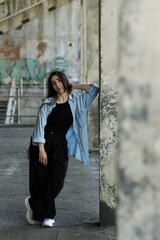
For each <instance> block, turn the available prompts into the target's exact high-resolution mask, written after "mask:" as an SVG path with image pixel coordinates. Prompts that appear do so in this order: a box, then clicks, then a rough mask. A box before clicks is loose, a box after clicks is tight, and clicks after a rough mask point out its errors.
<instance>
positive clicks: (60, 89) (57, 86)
mask: <svg viewBox="0 0 160 240" xmlns="http://www.w3.org/2000/svg"><path fill="white" fill-rule="evenodd" d="M51 83H52V87H53V88H54V90H55V91H56V92H57V93H64V92H65V90H64V86H63V83H62V81H61V79H60V78H59V77H58V76H57V75H53V77H52V78H51Z"/></svg>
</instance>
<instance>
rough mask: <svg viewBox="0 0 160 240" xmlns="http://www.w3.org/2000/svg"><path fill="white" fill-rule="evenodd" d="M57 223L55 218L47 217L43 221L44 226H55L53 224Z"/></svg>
mask: <svg viewBox="0 0 160 240" xmlns="http://www.w3.org/2000/svg"><path fill="white" fill-rule="evenodd" d="M54 223H55V220H54V219H50V218H45V219H44V221H43V222H42V227H53V224H54Z"/></svg>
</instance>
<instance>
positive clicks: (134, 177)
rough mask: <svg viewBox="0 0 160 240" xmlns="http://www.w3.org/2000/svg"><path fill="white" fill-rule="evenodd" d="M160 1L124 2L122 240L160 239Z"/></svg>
mask: <svg viewBox="0 0 160 240" xmlns="http://www.w3.org/2000/svg"><path fill="white" fill-rule="evenodd" d="M159 9H160V1H159V0H153V1H152V4H151V2H150V1H149V0H134V1H133V0H124V1H122V13H121V16H122V18H121V19H122V22H121V38H120V43H121V48H120V49H121V51H120V56H121V57H120V80H119V83H120V84H119V87H120V93H121V94H120V96H121V100H120V103H121V104H120V155H119V161H118V162H119V164H118V173H119V174H118V177H119V187H118V195H119V204H118V212H117V224H118V234H117V235H118V236H117V239H118V240H124V239H127V240H132V239H136V240H140V239H145V240H153V239H154V240H159V238H160V228H159V226H160V210H159V203H160V134H159V132H160V124H159V122H160V98H159V93H160V80H159V76H160V57H159V56H160V45H159V43H160V25H159V22H160V14H159Z"/></svg>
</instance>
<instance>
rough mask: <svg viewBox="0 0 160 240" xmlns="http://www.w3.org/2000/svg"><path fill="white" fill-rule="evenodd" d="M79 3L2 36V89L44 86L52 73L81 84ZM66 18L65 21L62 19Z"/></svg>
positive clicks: (0, 80) (49, 13)
mask: <svg viewBox="0 0 160 240" xmlns="http://www.w3.org/2000/svg"><path fill="white" fill-rule="evenodd" d="M77 4H78V3H77V1H71V2H68V3H67V4H65V5H64V4H63V5H62V6H60V7H58V8H57V9H55V10H54V11H52V12H48V13H45V14H44V15H43V16H41V18H40V19H34V20H32V21H30V22H27V23H26V24H24V25H23V26H22V27H21V28H17V29H13V30H11V31H9V32H8V33H5V34H4V35H0V43H1V44H0V85H1V86H2V85H7V84H9V83H10V82H11V81H12V79H15V80H16V84H19V83H20V79H23V80H24V81H27V82H30V81H36V82H43V79H44V77H46V76H47V75H48V74H49V73H50V72H51V71H53V70H55V69H56V70H61V71H63V72H65V73H66V74H67V75H68V77H69V79H70V80H71V81H72V82H74V81H76V82H77V81H79V78H80V56H79V34H78V32H79V18H78V17H77V16H78V7H77ZM62 16H63V19H62Z"/></svg>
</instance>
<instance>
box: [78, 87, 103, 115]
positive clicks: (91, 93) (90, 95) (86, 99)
mask: <svg viewBox="0 0 160 240" xmlns="http://www.w3.org/2000/svg"><path fill="white" fill-rule="evenodd" d="M90 85H91V88H90V89H89V90H87V91H85V92H84V93H83V94H81V95H80V97H81V104H84V106H83V107H85V110H86V111H87V110H88V108H89V107H90V105H91V104H92V102H93V100H94V99H95V98H96V96H97V94H98V92H99V88H98V87H96V86H95V85H94V84H90ZM81 107H82V105H81Z"/></svg>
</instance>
